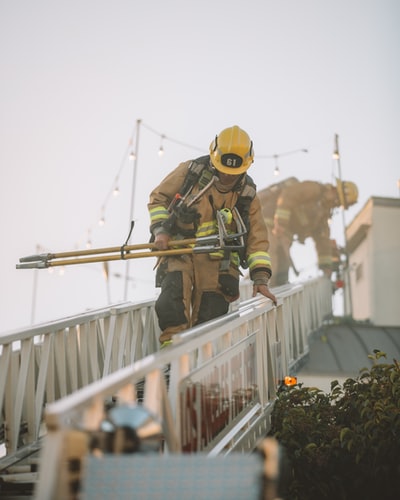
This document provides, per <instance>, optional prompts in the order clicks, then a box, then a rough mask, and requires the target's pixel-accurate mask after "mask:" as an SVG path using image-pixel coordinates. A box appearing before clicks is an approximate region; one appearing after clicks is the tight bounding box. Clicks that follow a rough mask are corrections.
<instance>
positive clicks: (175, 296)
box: [155, 254, 239, 343]
mask: <svg viewBox="0 0 400 500" xmlns="http://www.w3.org/2000/svg"><path fill="white" fill-rule="evenodd" d="M220 264H221V261H220V260H212V259H211V258H210V256H209V255H208V254H194V255H181V256H176V257H165V258H164V259H163V260H162V261H161V262H160V264H159V266H158V269H157V275H158V276H157V282H158V283H159V284H160V286H161V293H160V295H159V296H158V298H157V301H156V305H155V309H156V313H157V317H158V322H159V326H160V329H161V330H162V333H161V335H160V342H161V343H163V342H166V341H168V340H171V338H172V336H173V335H174V334H176V333H179V332H181V331H183V330H186V329H187V328H190V327H192V326H194V325H197V324H200V323H204V322H205V321H208V320H211V319H213V318H216V317H218V316H222V315H223V314H225V313H227V312H228V309H229V303H230V302H232V301H234V300H236V299H237V298H238V297H239V270H238V269H237V268H236V267H234V266H232V265H231V266H230V267H229V270H228V271H224V272H221V271H220Z"/></svg>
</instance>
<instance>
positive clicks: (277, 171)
mask: <svg viewBox="0 0 400 500" xmlns="http://www.w3.org/2000/svg"><path fill="white" fill-rule="evenodd" d="M279 174H280V171H279V167H278V165H277V166H276V167H275V170H274V175H275V177H278V175H279Z"/></svg>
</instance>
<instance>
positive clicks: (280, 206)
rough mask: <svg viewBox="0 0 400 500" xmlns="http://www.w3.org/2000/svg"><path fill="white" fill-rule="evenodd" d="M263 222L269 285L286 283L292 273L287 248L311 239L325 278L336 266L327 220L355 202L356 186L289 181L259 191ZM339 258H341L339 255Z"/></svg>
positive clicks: (336, 258)
mask: <svg viewBox="0 0 400 500" xmlns="http://www.w3.org/2000/svg"><path fill="white" fill-rule="evenodd" d="M259 197H260V200H261V204H262V207H263V215H264V219H265V221H266V223H267V226H268V229H269V231H270V235H271V236H270V248H269V252H270V255H271V260H272V262H273V271H274V273H273V277H272V279H271V283H270V284H271V285H272V286H279V285H283V284H285V283H287V282H288V279H289V268H290V267H292V268H293V269H294V271H295V272H297V271H296V269H295V268H294V265H293V262H292V259H291V255H290V247H291V245H292V243H293V241H294V240H297V241H298V242H299V243H302V244H304V242H305V240H306V238H312V239H313V240H314V243H315V249H316V252H317V255H318V267H319V268H320V269H321V270H322V271H323V272H324V274H325V275H326V276H328V277H330V276H331V274H332V271H334V270H335V269H336V268H337V266H338V255H339V249H338V248H337V245H336V242H335V241H334V240H331V238H330V227H329V220H330V219H331V217H332V213H333V210H334V208H336V207H339V206H342V207H343V208H344V209H347V208H348V207H349V206H351V205H353V204H354V203H356V202H357V198H358V190H357V186H356V185H355V184H354V183H352V182H349V181H343V182H341V181H340V180H339V179H337V184H336V186H334V185H333V184H322V183H319V182H316V181H303V182H299V181H298V180H297V179H296V178H293V177H291V178H289V179H286V180H285V181H282V182H281V183H278V184H274V185H273V186H270V187H268V188H266V189H264V190H261V191H260V192H259ZM339 257H340V256H339Z"/></svg>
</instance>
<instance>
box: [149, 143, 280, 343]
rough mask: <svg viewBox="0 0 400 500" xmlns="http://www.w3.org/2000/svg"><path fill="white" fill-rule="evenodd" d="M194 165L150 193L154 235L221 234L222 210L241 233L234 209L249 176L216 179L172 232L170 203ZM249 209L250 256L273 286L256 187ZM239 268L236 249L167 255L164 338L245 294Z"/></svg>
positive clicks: (161, 315) (162, 276) (255, 274)
mask: <svg viewBox="0 0 400 500" xmlns="http://www.w3.org/2000/svg"><path fill="white" fill-rule="evenodd" d="M246 135H247V134H246ZM220 136H221V134H220ZM220 136H218V137H220ZM250 142H251V141H250ZM243 151H244V150H243ZM206 159H207V162H206V166H205V167H204V168H207V169H211V171H214V170H213V165H211V162H210V158H209V157H206ZM191 164H192V162H190V161H187V162H184V163H181V164H180V165H178V167H177V168H176V169H175V170H173V171H172V172H171V173H170V174H169V175H167V176H166V177H165V179H164V180H163V181H162V182H161V183H160V185H159V186H158V187H156V188H155V189H154V190H153V191H152V193H151V194H150V200H149V204H148V209H149V214H150V229H151V232H152V234H153V235H157V234H160V233H165V232H167V233H168V232H169V233H170V236H171V237H172V238H173V239H182V236H184V237H196V238H201V237H204V236H210V235H215V234H218V225H217V217H216V213H217V211H221V215H222V216H223V219H224V220H225V221H226V229H227V231H228V233H229V232H232V233H236V232H237V228H236V227H235V226H236V223H235V221H234V220H233V218H232V217H231V213H232V210H233V209H234V207H236V205H237V204H238V203H239V202H240V200H242V196H243V193H245V192H247V191H246V190H247V189H248V182H250V181H251V179H250V178H249V177H248V176H247V175H237V176H234V177H233V178H232V183H231V184H229V185H227V184H223V183H222V182H221V181H220V180H219V179H218V178H215V181H214V182H213V183H211V184H210V185H209V187H208V188H207V190H206V192H204V194H203V195H202V196H201V197H200V198H199V199H198V200H197V201H196V203H194V205H193V206H192V207H191V208H190V210H192V209H194V213H193V212H190V214H189V215H190V216H189V218H188V219H185V217H182V218H180V217H178V218H177V220H176V224H175V225H174V227H173V229H172V230H171V228H170V226H169V225H168V221H169V220H170V215H171V212H170V210H169V207H171V202H172V203H173V200H174V199H175V197H176V193H178V192H179V190H180V188H181V186H182V185H183V184H184V182H185V179H186V178H187V174H188V171H189V167H190V166H191ZM214 172H215V171H214ZM201 190H202V185H201V182H200V181H199V182H197V183H196V184H195V185H194V186H193V187H192V188H191V190H190V194H189V195H188V196H186V197H185V203H186V204H189V205H190V201H191V200H193V199H194V198H196V196H197V195H198V193H199V192H200V191H201ZM247 211H248V214H247V219H248V231H247V235H246V245H245V247H246V248H245V260H246V261H247V265H248V268H249V272H250V276H251V277H252V279H253V281H255V280H258V281H257V283H259V282H260V283H265V284H267V282H268V278H269V276H270V275H271V262H270V257H269V254H268V246H269V242H268V231H267V228H266V224H265V222H264V219H263V218H262V213H261V205H260V201H259V199H258V197H257V196H256V195H255V189H254V193H253V196H252V197H251V199H249V201H248V207H247ZM190 217H192V219H193V220H191V219H190ZM182 219H183V220H182ZM239 267H240V257H239V254H238V253H237V252H234V251H232V252H228V254H224V251H218V252H212V253H210V254H193V255H184V256H176V257H175V256H174V257H165V258H162V259H161V260H160V262H159V266H158V275H159V280H158V281H159V283H158V284H159V286H161V293H160V295H159V297H158V299H157V302H156V312H157V315H158V319H159V324H160V328H161V330H162V335H161V337H160V341H161V342H164V341H168V340H170V339H171V337H172V335H174V334H175V333H177V332H180V331H182V330H184V329H186V328H188V327H190V326H193V325H195V324H199V323H202V322H204V321H207V320H209V319H212V318H215V317H217V316H221V315H222V314H225V313H226V312H227V311H228V308H229V303H230V302H232V301H234V300H236V299H237V298H238V297H239V276H240V271H239ZM255 282H256V281H255Z"/></svg>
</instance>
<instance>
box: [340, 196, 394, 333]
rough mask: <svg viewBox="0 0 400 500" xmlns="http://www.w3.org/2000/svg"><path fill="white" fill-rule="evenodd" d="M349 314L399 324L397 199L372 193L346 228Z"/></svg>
mask: <svg viewBox="0 0 400 500" xmlns="http://www.w3.org/2000/svg"><path fill="white" fill-rule="evenodd" d="M346 236H347V242H348V248H349V264H350V279H351V297H352V310H353V318H354V319H356V320H369V321H371V323H373V324H375V325H379V326H399V325H400V199H394V198H378V197H372V198H370V199H369V200H368V202H367V203H366V205H365V206H364V207H363V209H362V210H361V211H360V213H359V214H358V215H357V216H356V217H355V218H354V220H353V221H352V222H351V223H350V224H349V226H348V227H347V228H346Z"/></svg>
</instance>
